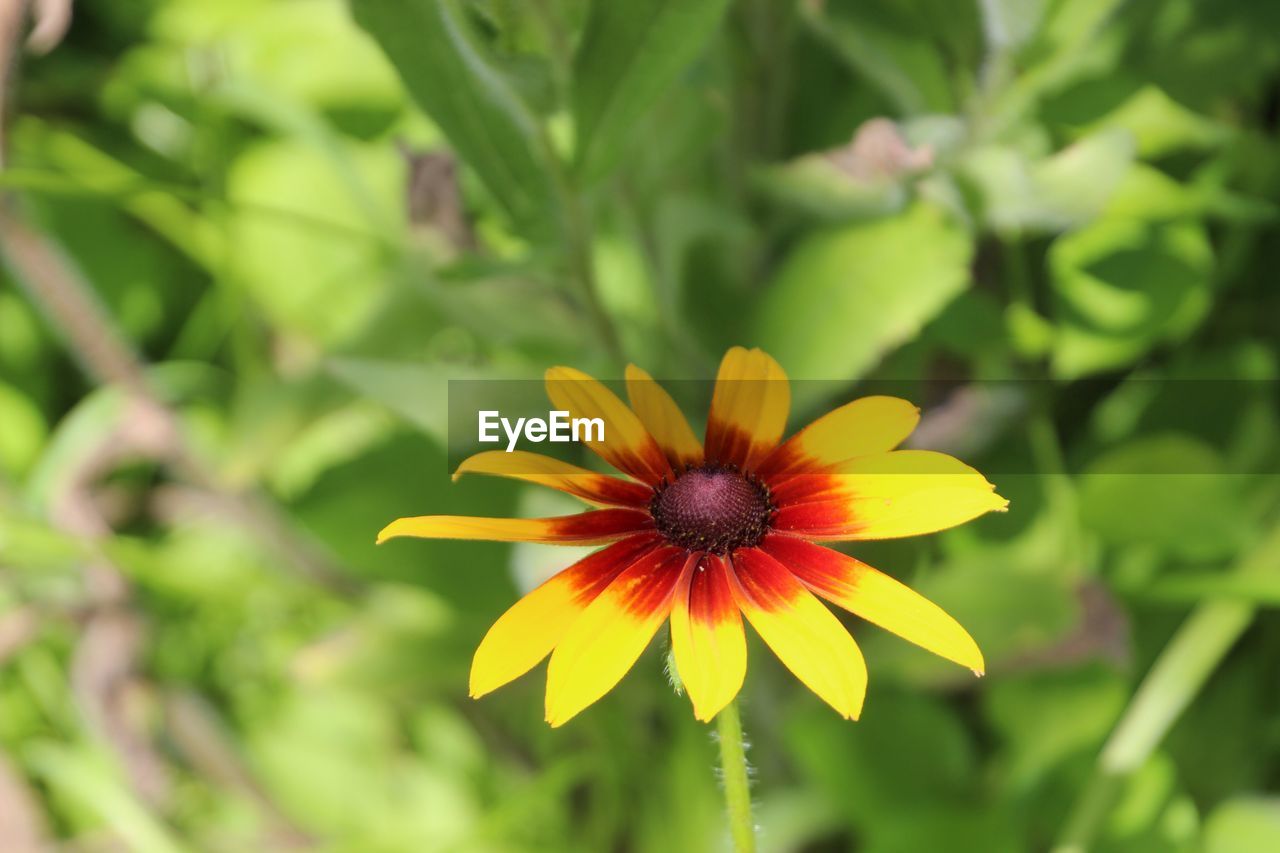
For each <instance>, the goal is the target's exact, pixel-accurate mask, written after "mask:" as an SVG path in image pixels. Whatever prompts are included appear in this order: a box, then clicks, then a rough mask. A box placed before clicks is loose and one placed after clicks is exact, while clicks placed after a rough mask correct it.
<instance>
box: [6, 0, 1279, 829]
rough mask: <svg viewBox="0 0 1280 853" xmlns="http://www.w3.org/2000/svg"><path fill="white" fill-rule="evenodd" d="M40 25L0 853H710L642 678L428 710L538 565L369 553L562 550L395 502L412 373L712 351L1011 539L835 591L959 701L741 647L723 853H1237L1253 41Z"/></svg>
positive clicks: (1080, 21) (1272, 678) (826, 17)
mask: <svg viewBox="0 0 1280 853" xmlns="http://www.w3.org/2000/svg"><path fill="white" fill-rule="evenodd" d="M19 5H20V4H19ZM76 15H77V17H76V23H75V25H74V26H73V28H72V29H71V31H70V32H69V34H68V36H67V38H66V40H65V41H64V42H63V43H62V44H61V45H60V46H59V47H58V48H57V49H56V50H55V51H54V52H52V53H51V54H49V55H48V56H44V57H39V58H34V57H28V58H27V59H26V60H25V61H24V62H23V63H22V65H21V67H20V69H18V68H17V67H16V66H15V68H14V74H11V75H10V79H9V80H8V85H9V92H10V95H9V97H8V101H9V103H10V114H9V115H8V117H7V121H6V123H5V126H4V130H5V132H4V143H5V149H6V151H5V159H4V162H5V170H4V171H3V172H2V173H0V184H2V185H3V187H4V190H5V192H6V194H7V198H6V202H5V209H4V213H3V217H2V219H0V250H2V251H3V256H4V261H5V265H4V269H3V273H2V274H0V608H2V609H3V614H2V615H0V656H3V660H4V666H3V668H2V669H0V747H2V752H0V806H2V807H0V815H4V816H5V817H4V824H3V825H0V833H2V834H0V839H3V841H4V845H3V846H5V848H6V849H21V846H22V845H23V844H27V845H28V846H34V845H36V844H38V843H40V841H41V840H42V839H49V838H56V839H65V840H72V841H74V842H75V843H76V844H77V845H79V846H84V847H87V848H90V849H94V848H97V847H110V846H111V845H113V844H123V845H125V846H126V847H128V848H130V849H139V850H175V849H249V848H254V849H256V848H262V847H286V846H290V845H293V846H307V845H315V846H321V847H324V848H333V849H351V850H357V849H358V850H369V849H388V850H396V849H412V850H424V851H432V850H441V851H445V850H449V851H472V850H548V851H551V850H554V851H563V850H584V851H586V850H590V851H594V850H601V849H630V850H655V851H656V850H672V849H675V850H710V849H717V847H718V846H721V845H723V844H724V834H725V828H724V822H723V816H722V813H721V805H720V797H719V792H718V791H716V789H715V783H714V781H713V779H712V777H711V774H710V773H709V772H708V768H709V767H711V766H712V765H713V764H714V761H715V746H714V744H712V743H711V742H710V741H709V739H708V737H707V730H706V728H705V727H704V726H702V725H700V724H697V723H695V722H694V721H693V720H692V718H691V717H690V715H689V713H688V710H687V707H686V705H685V701H684V700H683V699H680V698H677V697H675V696H673V695H670V694H669V693H667V692H665V691H663V690H661V689H655V684H656V683H660V679H661V667H662V661H663V654H662V651H663V650H662V648H661V643H655V646H656V647H657V648H655V649H653V650H651V653H650V654H649V655H648V656H647V657H646V658H645V659H644V660H643V661H642V663H641V664H640V665H639V666H638V668H637V669H638V671H637V672H636V673H634V674H633V675H632V676H630V677H629V678H628V679H627V680H626V681H625V682H624V684H623V685H622V686H621V688H620V690H619V692H618V693H616V694H615V695H613V696H611V697H610V698H608V699H607V700H605V701H604V702H602V703H600V704H599V706H597V707H596V708H594V709H592V710H591V711H589V712H588V713H586V714H584V715H583V717H582V718H581V719H580V720H579V721H575V723H574V724H573V725H572V726H570V727H567V728H566V729H564V730H563V731H557V732H551V731H549V730H547V729H546V728H545V726H544V725H543V724H542V722H541V719H540V716H541V715H540V707H541V700H540V693H541V686H540V685H539V684H537V683H536V681H537V680H536V679H526V680H525V681H524V682H522V683H520V684H517V685H513V686H512V687H511V688H508V689H507V690H506V691H504V692H503V694H501V695H499V696H496V697H493V698H491V699H487V700H485V701H483V702H480V703H473V702H471V701H470V700H467V699H466V698H465V695H464V694H465V684H466V669H467V666H468V662H469V656H470V653H471V650H472V649H473V648H474V646H475V644H476V642H477V641H478V639H479V637H480V636H481V635H482V633H483V631H484V629H485V627H486V626H487V625H488V624H489V623H490V622H491V621H492V619H493V617H494V616H495V615H497V614H498V613H499V612H500V611H501V610H502V609H503V607H504V606H505V603H509V602H510V601H511V600H512V598H513V596H514V595H515V589H514V587H516V586H527V585H528V584H529V583H531V582H532V581H533V579H535V578H537V577H539V576H541V574H542V573H544V572H545V571H547V570H548V569H549V568H551V567H552V566H553V565H558V564H560V563H562V562H563V557H564V554H563V552H557V553H555V554H552V555H546V553H545V549H543V550H542V551H538V550H535V549H529V550H525V549H522V548H518V547H517V548H505V547H499V546H480V545H474V544H467V545H464V546H457V547H454V546H452V545H450V544H447V543H440V544H432V545H430V546H422V547H404V548H395V549H390V548H384V549H377V550H375V549H374V548H373V547H372V539H373V533H374V532H375V531H376V530H377V529H378V528H379V527H380V526H381V524H382V523H384V522H385V521H386V520H387V519H389V518H392V517H395V516H397V515H403V514H405V513H406V512H407V511H408V510H409V509H410V508H413V511H414V512H420V513H424V514H425V513H430V512H446V511H447V512H454V513H463V514H468V513H470V514H483V515H504V514H507V513H508V512H517V513H523V514H554V513H557V512H560V511H562V510H563V509H565V507H562V506H560V505H558V504H556V503H555V502H554V501H550V500H549V499H548V498H547V497H546V496H545V495H538V494H534V493H532V492H526V491H525V490H523V489H520V488H518V487H515V486H512V485H511V484H507V483H500V482H487V481H484V480H476V481H471V482H468V481H465V480H464V481H462V482H460V483H458V484H456V485H450V483H449V480H448V477H447V476H446V475H447V466H446V450H445V435H444V428H445V412H444V408H445V407H444V399H445V381H446V380H447V379H448V378H459V377H467V378H503V379H512V378H524V377H527V378H536V377H537V376H539V375H540V373H541V371H542V369H543V368H545V367H546V366H547V365H549V364H553V363H566V364H573V365H575V366H577V367H580V368H582V369H585V370H589V371H592V372H595V373H597V374H599V375H614V376H617V375H620V372H621V365H622V364H623V363H624V359H625V360H631V361H635V362H637V363H639V364H642V365H644V366H645V367H646V368H647V369H649V370H650V372H651V373H653V374H654V375H655V376H660V377H664V378H673V379H680V378H687V377H694V378H706V377H708V376H710V375H711V372H712V371H713V369H714V364H715V362H716V361H717V359H718V357H719V354H720V353H721V352H722V351H723V350H724V348H725V347H726V346H728V345H730V344H734V343H746V344H751V345H760V346H763V347H765V348H766V349H768V350H769V351H770V352H771V353H772V354H773V355H775V356H776V357H777V358H778V359H779V360H780V361H781V362H782V364H783V365H784V366H785V367H786V368H787V370H788V371H789V372H790V374H791V375H792V376H793V377H794V378H797V379H801V380H803V379H814V380H827V381H825V382H822V383H816V382H815V383H800V384H798V385H797V404H796V412H795V413H794V415H793V420H792V424H793V426H794V425H797V424H799V423H802V422H804V421H805V420H806V419H807V417H808V416H810V415H812V414H814V413H816V412H817V411H819V410H820V409H821V407H822V406H823V404H824V403H827V402H829V401H830V398H832V397H833V396H839V397H844V398H847V397H849V396H852V395H854V394H856V393H858V392H859V389H863V390H865V389H867V388H874V387H877V386H876V384H875V382H876V380H893V381H894V382H895V383H897V384H896V386H895V387H898V388H899V389H900V392H901V393H904V394H907V395H908V396H912V397H913V398H915V399H917V401H918V402H920V403H922V404H925V405H926V406H927V407H929V408H930V409H931V410H936V411H939V412H941V413H942V414H941V415H940V416H937V417H934V418H933V419H931V424H929V426H930V427H931V430H932V431H931V432H929V433H928V435H929V436H930V437H931V440H932V441H933V442H934V443H935V446H945V447H946V448H949V449H952V450H954V451H955V452H959V453H961V455H963V456H965V458H966V459H967V460H968V461H971V462H973V463H975V464H976V465H978V467H979V468H980V469H981V470H983V471H984V472H987V473H988V474H989V475H990V476H991V478H992V479H993V480H994V481H995V482H996V483H997V485H998V486H999V487H1000V490H1001V493H1002V494H1006V495H1007V496H1009V497H1010V498H1011V499H1012V502H1013V507H1014V508H1015V510H1016V511H1014V512H1011V513H1009V514H1007V515H1005V516H1002V517H998V518H997V517H993V518H988V519H984V520H983V521H981V522H980V523H978V524H975V525H972V526H970V527H966V528H964V529H961V530H957V531H954V532H952V533H949V534H947V535H945V536H942V537H936V538H935V537H931V538H930V540H929V541H921V542H900V543H885V544H883V545H875V546H870V547H867V548H863V549H860V550H859V552H858V553H859V555H860V556H866V557H867V559H868V560H869V561H870V562H873V563H874V564H876V565H879V566H882V567H884V568H886V569H890V570H894V571H896V572H897V573H898V574H899V575H900V576H902V577H903V578H904V579H909V580H910V581H911V583H912V584H913V586H915V587H917V588H919V589H920V590H921V591H922V592H923V593H925V594H926V595H928V596H929V597H931V598H933V599H934V600H936V601H938V602H939V603H940V604H942V605H943V606H945V607H946V608H947V609H948V610H949V611H950V612H952V613H953V614H955V616H956V617H957V618H958V619H959V620H960V621H961V622H962V623H964V624H965V625H966V626H967V627H968V628H969V629H970V630H971V631H972V633H973V634H974V636H975V638H976V639H977V640H978V641H979V642H980V644H981V645H982V646H983V649H984V651H985V652H986V656H987V660H988V664H989V675H988V677H987V678H985V679H984V680H983V681H981V682H979V683H977V684H976V685H974V684H971V683H970V682H969V680H968V679H967V678H956V677H955V674H954V673H951V672H950V671H949V670H948V669H946V667H945V666H944V665H942V664H935V662H934V661H932V660H931V659H930V658H929V657H928V656H927V655H926V654H925V653H923V652H919V651H917V650H915V649H912V648H910V647H908V646H907V645H906V644H903V643H900V642H898V641H895V640H894V639H892V638H887V637H884V636H882V635H880V634H879V633H877V632H876V631H875V630H874V629H873V628H871V627H869V626H865V625H860V624H853V625H852V630H853V632H854V633H855V636H856V637H857V638H858V640H859V641H860V642H862V643H864V644H866V645H868V646H872V647H874V648H873V649H869V650H868V654H867V658H868V661H869V664H870V667H871V678H872V680H873V682H874V684H875V689H874V693H873V697H872V701H870V702H869V704H868V706H867V709H866V713H865V715H864V718H863V720H862V721H861V722H859V723H857V724H855V725H851V724H847V723H844V722H843V721H841V720H839V719H838V718H836V717H835V716H834V715H832V714H831V713H829V712H828V711H826V710H825V709H824V708H822V707H820V706H819V704H818V702H817V700H816V699H813V698H812V697H810V696H808V695H807V694H806V692H805V691H802V690H796V689H790V686H789V685H788V680H789V678H790V676H789V675H788V674H787V673H786V672H785V671H782V670H781V668H780V667H779V666H777V665H776V663H775V662H773V661H772V660H771V659H770V658H769V657H768V656H767V655H765V654H758V653H755V652H753V654H752V671H751V674H750V676H749V678H748V683H747V688H746V692H745V694H744V703H745V715H746V717H747V727H748V730H749V732H750V733H751V735H752V740H753V746H752V749H751V752H750V757H751V759H752V760H753V761H754V762H755V763H756V764H757V765H758V766H759V767H760V768H761V779H762V782H761V784H760V785H758V786H757V787H756V789H755V790H754V795H755V802H756V808H757V813H758V820H759V823H760V824H761V825H762V826H763V827H764V830H765V831H764V832H763V834H762V837H761V844H762V848H763V849H766V850H777V851H785V850H826V849H860V850H869V851H889V852H890V853H891V852H892V851H913V850H931V849H948V850H969V849H971V850H975V851H989V850H1042V849H1047V848H1050V847H1052V846H1054V845H1055V844H1058V845H1062V846H1063V848H1064V849H1071V848H1072V847H1073V846H1075V847H1077V848H1079V847H1085V848H1088V849H1099V850H1124V851H1144V850H1151V851H1164V850H1170V851H1180V850H1210V851H1231V853H1236V851H1249V850H1273V849H1276V848H1277V845H1280V830H1278V829H1277V826H1280V803H1277V801H1276V799H1275V797H1274V791H1275V788H1276V784H1277V773H1278V768H1280V742H1278V741H1277V730H1276V726H1275V722H1274V721H1275V718H1276V711H1277V709H1278V706H1280V696H1278V695H1277V690H1276V675H1275V673H1276V671H1277V663H1278V660H1280V634H1278V633H1277V627H1276V624H1275V620H1274V618H1273V617H1272V613H1271V610H1270V609H1269V608H1273V607H1274V606H1275V605H1276V603H1277V602H1278V601H1280V581H1278V580H1277V575H1276V570H1275V566H1276V563H1277V559H1280V555H1278V553H1277V552H1278V551H1280V545H1278V544H1277V542H1276V532H1275V530H1276V524H1277V515H1276V513H1277V499H1278V498H1280V494H1278V493H1277V481H1276V477H1275V474H1274V472H1275V471H1276V470H1277V467H1276V466H1277V462H1280V456H1278V453H1277V451H1278V448H1277V441H1276V436H1277V434H1278V433H1277V429H1276V426H1277V421H1276V412H1277V409H1276V403H1277V401H1276V399H1275V384H1274V379H1275V373H1276V368H1277V362H1276V358H1277V347H1278V346H1280V340H1278V329H1280V326H1278V325H1277V323H1276V317H1277V316H1280V304H1278V303H1280V300H1278V299H1277V291H1276V289H1275V287H1274V282H1273V280H1272V275H1271V271H1272V270H1273V269H1275V268H1276V265H1277V263H1280V257H1277V254H1276V252H1277V247H1278V246H1280V242H1277V241H1276V240H1275V222H1276V208H1275V203H1276V200H1277V198H1278V197H1280V153H1278V151H1280V149H1278V148H1277V142H1278V140H1277V134H1278V133H1280V124H1278V121H1280V120H1278V118H1277V116H1278V115H1280V106H1278V105H1280V40H1277V39H1276V37H1275V33H1276V32H1277V31H1280V7H1277V6H1276V4H1274V3H1266V2H1261V0H1255V1H1254V2H1248V0H1227V1H1226V2H1218V3H1213V4H1208V3H1196V2H1193V0H1164V2H1157V1H1156V0H1129V2H1120V0H1038V1H1037V2H1010V1H1009V0H983V2H975V3H972V4H966V3H954V2H941V0H909V1H908V2H901V0H894V2H890V0H862V2H858V3H852V2H835V0H828V2H820V0H802V2H798V3H789V2H782V0H736V2H728V0H611V2H607V3H606V2H603V0H594V2H588V0H528V2H512V0H487V2H484V1H483V0H475V2H463V0H403V1H402V2H393V0H351V3H350V8H348V6H347V5H344V4H343V3H340V2H331V0H274V2H269V0H234V2H219V3H208V2H203V0H144V2H137V3H87V2H86V3H83V4H81V6H80V7H78V8H77V10H76ZM0 30H4V28H3V27H0ZM18 71H20V73H17V72H18ZM1159 471H1163V472H1166V473H1163V474H1160V475H1158V476H1155V475H1152V472H1159ZM1116 472H1121V473H1119V474H1117V473H1116ZM1123 472H1128V475H1125V474H1124V473H1123ZM1135 472H1142V473H1143V474H1144V475H1143V476H1133V474H1134V473H1135ZM548 560H554V561H555V562H554V563H552V562H546V561H548ZM1148 673H1150V675H1149V677H1148ZM1144 677H1145V678H1146V680H1145V683H1144Z"/></svg>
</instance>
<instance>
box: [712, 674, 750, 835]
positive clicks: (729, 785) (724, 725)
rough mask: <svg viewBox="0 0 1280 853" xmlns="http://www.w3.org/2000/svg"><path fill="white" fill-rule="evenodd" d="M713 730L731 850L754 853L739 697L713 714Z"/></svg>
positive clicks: (748, 781)
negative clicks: (717, 747) (727, 815)
mask: <svg viewBox="0 0 1280 853" xmlns="http://www.w3.org/2000/svg"><path fill="white" fill-rule="evenodd" d="M716 732H717V734H719V736H720V767H721V770H722V771H723V774H724V799H725V804H726V805H727V806H728V809H729V832H730V834H731V835H732V836H733V849H734V853H755V849H756V832H755V825H754V823H753V822H752V820H751V782H750V780H749V779H748V777H747V750H746V746H745V744H744V743H743V740H742V718H741V717H740V716H739V715H738V700H736V699H735V700H734V701H732V702H730V703H729V704H728V705H726V706H725V707H724V710H722V711H721V712H720V713H719V714H717V715H716Z"/></svg>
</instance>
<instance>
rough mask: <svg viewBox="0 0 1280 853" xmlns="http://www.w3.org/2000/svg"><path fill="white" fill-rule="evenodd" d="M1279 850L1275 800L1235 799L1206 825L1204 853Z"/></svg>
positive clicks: (1279, 821) (1279, 813) (1278, 815)
mask: <svg viewBox="0 0 1280 853" xmlns="http://www.w3.org/2000/svg"><path fill="white" fill-rule="evenodd" d="M1278 847H1280V801H1278V800H1276V798H1274V797H1265V798H1264V797H1261V796H1242V797H1235V798H1233V799H1230V800H1227V801H1226V802H1225V803H1223V804H1222V805H1220V806H1218V807H1217V808H1216V809H1214V810H1213V812H1212V814H1210V815H1209V819H1208V820H1207V821H1206V822H1205V827H1204V850H1205V853H1263V851H1270V850H1275V849H1277V848H1278Z"/></svg>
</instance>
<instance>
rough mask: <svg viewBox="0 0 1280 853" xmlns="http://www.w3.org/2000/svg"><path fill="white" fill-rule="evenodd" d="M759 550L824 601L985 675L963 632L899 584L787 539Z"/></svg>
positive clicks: (852, 562)
mask: <svg viewBox="0 0 1280 853" xmlns="http://www.w3.org/2000/svg"><path fill="white" fill-rule="evenodd" d="M761 547H762V548H763V549H764V551H765V552H766V553H768V554H769V555H770V556H772V557H774V558H775V559H776V560H777V561H778V562H779V563H782V564H783V565H784V566H786V567H787V568H788V569H790V570H791V573H792V574H794V575H795V576H796V578H798V579H799V580H800V581H801V583H803V584H804V585H805V586H807V587H809V589H811V590H813V591H814V592H815V593H817V594H818V595H820V596H822V597H823V598H825V599H826V600H827V601H830V602H831V603H833V604H838V605H839V606H841V607H843V608H844V609H845V610H848V611H849V612H850V613H853V614H855V615H857V616H860V617H862V618H863V619H866V620H867V621H868V622H872V623H874V624H876V625H879V626H880V627H881V628H884V629H885V630H886V631H892V632H893V633H895V634H897V635H898V636H899V637H901V638H902V639H904V640H907V641H908V642H911V643H915V644H916V645H917V646H920V647H921V648H922V649H926V650H928V651H931V652H933V653H934V654H936V655H940V656H942V657H944V658H946V659H947V660H949V661H954V662H955V663H958V664H960V665H961V666H964V667H968V668H969V669H971V670H973V671H974V672H975V673H977V674H978V675H981V674H982V673H983V672H984V671H985V668H986V667H985V664H984V663H983V661H982V652H981V651H980V650H979V649H978V644H977V643H975V642H974V641H973V637H970V636H969V632H968V631H966V630H965V629H964V628H962V627H961V626H960V623H959V622H957V621H956V620H955V619H953V618H951V616H949V615H948V614H947V612H946V611H945V610H943V609H942V608H941V607H939V606H938V605H936V604H934V603H933V602H932V601H930V600H929V599H927V598H925V597H924V596H923V595H921V594H920V593H918V592H916V591H915V590H913V589H911V588H910V587H908V586H906V585H905V584H903V583H900V582H898V581H896V580H894V579H893V578H891V577H889V576H888V575H886V574H884V573H883V572H879V571H876V570H875V569H873V568H871V567H870V566H868V565H867V564H866V563H863V562H860V561H858V560H855V559H854V558H853V557H850V556H848V555H846V554H841V553H839V552H838V551H832V550H831V549H830V548H823V547H822V546H821V545H814V544H811V543H809V542H805V541H804V540H802V539H797V538H795V537H792V536H777V535H774V536H769V537H767V538H766V539H765V541H764V543H763V544H762V545H761Z"/></svg>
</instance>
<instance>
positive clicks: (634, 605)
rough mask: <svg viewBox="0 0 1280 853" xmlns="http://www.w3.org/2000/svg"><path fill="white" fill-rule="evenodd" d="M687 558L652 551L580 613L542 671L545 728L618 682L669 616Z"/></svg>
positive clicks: (666, 550)
mask: <svg viewBox="0 0 1280 853" xmlns="http://www.w3.org/2000/svg"><path fill="white" fill-rule="evenodd" d="M686 559H687V557H686V554H685V552H684V551H683V550H680V549H677V548H671V547H666V548H660V549H658V550H656V551H651V552H650V553H649V554H647V555H645V556H644V557H642V558H640V560H639V561H638V562H637V563H635V564H634V565H632V566H631V567H630V568H629V569H627V570H626V571H624V572H623V573H622V574H620V575H618V577H617V578H615V579H614V581H613V583H611V584H609V587H608V588H607V589H606V590H605V591H604V592H602V593H601V594H600V595H599V597H597V598H596V600H595V601H593V602H591V604H590V605H589V606H588V607H587V609H586V610H584V611H583V612H582V615H581V616H579V617H578V618H577V620H576V621H575V622H574V623H573V625H572V626H571V627H570V628H569V630H568V631H567V632H566V633H565V635H564V638H563V639H562V640H561V641H560V642H559V643H558V644H557V645H556V650H555V651H554V652H552V653H551V663H550V664H549V665H548V666H547V722H548V723H550V724H551V725H552V726H560V725H563V724H564V723H565V722H567V721H568V720H570V719H571V718H572V717H574V716H575V715H576V714H577V713H578V712H580V711H581V710H583V709H584V708H586V707H587V706H588V705H590V704H591V703H593V702H595V701H596V700H597V699H599V698H600V697H601V696H603V695H604V694H606V693H608V692H609V691H610V690H612V689H613V686H614V685H615V684H617V683H618V682H619V681H621V680H622V676H624V675H626V674H627V670H629V669H631V666H632V664H634V663H635V662H636V659H637V658H638V657H640V653H641V652H643V651H644V649H645V646H647V645H649V641H650V640H651V639H653V634H654V632H655V631H657V630H658V626H659V625H661V624H662V622H663V620H664V619H666V618H667V615H668V614H669V613H670V612H671V599H672V595H673V593H674V592H675V587H676V581H677V580H679V578H680V574H681V567H682V566H683V565H684V563H685V561H686Z"/></svg>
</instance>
